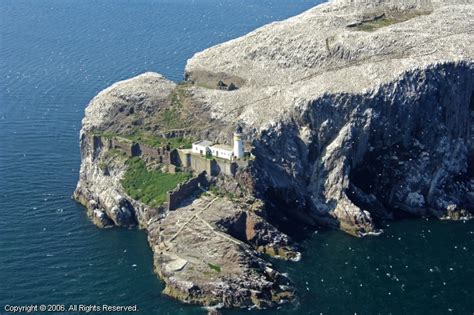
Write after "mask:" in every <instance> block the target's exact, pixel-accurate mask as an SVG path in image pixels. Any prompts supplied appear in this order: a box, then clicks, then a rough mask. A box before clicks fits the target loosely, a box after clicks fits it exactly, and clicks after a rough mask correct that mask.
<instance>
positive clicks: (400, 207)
mask: <svg viewBox="0 0 474 315" xmlns="http://www.w3.org/2000/svg"><path fill="white" fill-rule="evenodd" d="M473 76H474V68H473V65H472V63H465V62H460V63H441V64H436V65H433V66H432V67H429V68H425V69H420V70H414V71H408V72H406V73H404V74H402V75H401V76H400V78H399V79H398V80H396V81H393V82H390V83H387V84H384V85H381V86H379V87H378V88H377V89H375V90H372V91H370V92H368V93H365V94H349V93H345V94H343V93H340V94H328V95H324V96H323V97H321V98H317V99H315V100H313V101H311V102H310V103H308V104H307V105H306V108H304V109H303V110H301V112H300V114H299V117H295V118H294V119H292V120H291V121H289V122H287V123H285V124H279V125H276V126H275V127H274V128H272V129H270V130H268V131H264V132H263V133H262V136H261V137H260V138H259V139H258V140H256V141H254V147H255V148H254V154H255V155H256V156H257V157H258V158H257V159H256V160H255V163H254V165H253V170H254V176H255V178H256V179H257V182H256V185H257V186H258V187H259V188H258V189H256V190H257V191H259V192H261V193H263V195H265V194H266V196H262V197H264V198H266V199H269V200H272V199H276V198H277V200H278V201H277V202H278V203H279V204H280V205H284V206H283V207H281V206H280V208H283V209H287V211H286V212H287V215H292V213H291V212H294V211H302V212H304V213H306V214H307V216H308V220H311V219H314V220H315V221H317V222H320V223H321V222H322V223H325V224H329V225H333V226H339V227H341V228H342V229H344V230H346V231H348V232H351V233H355V234H356V233H358V232H361V233H366V232H370V231H372V230H373V218H372V217H373V216H377V217H382V218H392V217H393V216H394V215H395V216H396V215H399V214H400V213H397V212H400V211H401V212H405V213H409V214H412V215H416V216H425V215H434V216H438V217H440V216H444V215H446V214H447V212H448V210H449V211H451V210H455V209H458V210H459V211H461V209H464V210H467V211H473V210H474V209H473V205H474V203H473V202H472V201H473V199H472V196H473V195H472V193H473V181H472V175H469V173H468V169H469V167H472V166H470V163H472V158H471V159H469V156H470V154H472V143H471V142H470V141H469V139H470V137H471V133H470V132H471V131H470V126H472V123H473V120H472V116H471V113H470V111H471V109H470V107H469V105H470V102H471V93H472V90H473V88H474V85H473V83H474V81H473ZM469 152H471V153H469ZM295 208H296V209H295ZM293 215H294V214H293Z"/></svg>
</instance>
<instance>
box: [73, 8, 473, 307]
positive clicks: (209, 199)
mask: <svg viewBox="0 0 474 315" xmlns="http://www.w3.org/2000/svg"><path fill="white" fill-rule="evenodd" d="M473 20H474V4H473V3H472V2H471V1H468V0H466V1H463V0H450V1H437V0H432V1H423V2H421V1H414V0H410V1H395V0H394V1H378V2H376V3H375V4H374V3H367V2H365V1H359V0H353V1H348V0H336V1H332V2H329V3H326V4H323V5H320V6H317V7H315V8H313V9H310V10H308V11H306V12H304V13H303V14H300V15H298V16H295V17H293V18H290V19H288V20H285V21H281V22H276V23H272V24H270V25H267V26H264V27H262V28H260V29H257V30H255V31H253V32H251V33H249V34H248V35H245V36H243V37H241V38H237V39H235V40H232V41H229V42H226V43H223V44H220V45H217V46H215V47H211V48H209V49H207V50H205V51H203V52H200V53H197V54H196V55H195V56H194V57H193V58H191V59H190V60H188V63H187V66H186V70H185V82H183V83H180V84H176V83H174V82H171V81H169V80H167V79H165V78H164V77H162V76H161V75H159V74H156V73H145V74H143V75H140V76H138V77H135V78H132V79H129V80H126V81H122V82H118V83H116V84H114V85H112V86H111V87H109V88H107V89H106V90H104V91H102V92H101V93H99V94H98V95H97V96H96V97H95V98H94V99H93V100H92V101H91V102H90V104H89V105H88V107H87V108H86V113H85V118H84V120H83V125H82V130H81V135H80V141H81V161H82V163H81V171H80V179H79V183H78V185H77V188H76V191H75V192H74V197H75V199H76V200H78V201H79V202H81V203H82V204H83V205H84V206H85V207H87V209H88V214H89V216H90V217H91V219H92V221H93V222H94V223H95V224H96V225H98V226H100V227H112V226H119V227H132V226H139V227H140V228H143V229H144V230H146V232H147V234H148V241H149V244H150V247H151V248H152V250H153V253H154V266H155V270H156V273H157V274H158V275H159V277H160V278H161V279H162V280H163V281H164V283H165V284H166V288H165V290H164V293H165V294H168V295H170V296H172V297H175V298H177V299H179V300H181V301H184V302H187V303H195V304H201V305H207V306H216V305H219V306H223V307H251V306H256V307H261V308H262V307H274V306H276V305H277V304H279V303H282V302H285V301H290V300H292V299H293V297H294V294H295V292H294V289H293V288H292V286H291V281H290V280H289V279H287V278H286V277H285V276H284V275H282V274H281V273H280V272H278V271H277V270H275V269H273V267H272V266H271V264H270V263H268V262H267V261H266V260H265V257H266V256H267V255H270V256H274V257H279V258H282V259H294V260H296V259H297V258H298V257H299V253H298V251H297V250H296V248H295V246H294V242H293V241H292V240H291V238H290V237H289V236H288V235H287V234H291V233H292V231H294V230H300V229H302V228H308V229H313V228H316V227H320V226H325V227H330V228H337V229H341V230H343V231H345V232H347V233H350V234H352V235H356V236H362V235H366V234H371V233H376V232H377V230H378V228H377V222H378V221H379V220H392V219H396V218H399V217H404V216H418V217H426V216H433V217H438V218H444V219H454V220H455V219H467V218H470V217H471V216H472V213H473V212H474V179H473V178H474V63H473V55H474V44H473V43H474V25H473V23H472V21H473ZM229 86H232V89H226V88H224V87H229ZM237 124H239V125H241V126H242V127H243V129H244V134H245V135H246V144H247V149H248V150H251V152H252V154H253V156H254V157H255V158H254V159H252V160H251V161H249V162H248V166H246V167H245V168H242V169H240V170H239V171H238V172H237V174H236V175H235V176H234V177H230V176H219V177H217V178H209V182H210V183H211V185H212V186H213V187H215V189H213V190H209V191H205V190H206V189H204V191H200V193H196V194H193V195H190V196H189V200H188V201H187V202H183V204H182V205H181V207H179V208H178V209H176V210H174V211H167V210H166V209H165V208H164V207H159V206H158V207H152V206H149V205H147V204H145V203H143V202H141V201H139V200H135V199H133V198H131V197H130V196H129V195H128V194H127V193H126V191H125V189H124V188H123V187H122V184H121V180H122V179H123V177H124V174H125V173H126V171H127V168H128V166H127V165H128V164H127V158H126V157H125V156H124V155H122V154H112V151H111V150H110V148H109V147H108V146H107V141H106V137H105V136H104V135H111V134H113V135H123V136H127V135H136V134H140V135H148V137H159V138H164V139H173V138H177V137H188V138H192V139H211V140H215V141H218V142H220V143H229V142H230V140H231V134H232V131H233V130H234V128H235V126H236V125H237ZM142 138H143V136H142ZM142 138H139V140H137V141H140V139H142ZM143 159H144V161H145V163H146V164H147V166H148V167H159V163H158V162H157V161H153V160H152V159H147V158H143ZM156 165H158V166H156ZM282 231H285V232H286V233H284V232H282Z"/></svg>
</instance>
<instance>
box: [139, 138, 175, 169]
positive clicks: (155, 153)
mask: <svg viewBox="0 0 474 315" xmlns="http://www.w3.org/2000/svg"><path fill="white" fill-rule="evenodd" d="M139 146H140V152H141V153H140V154H141V155H142V156H146V157H151V158H153V159H155V160H157V161H159V162H160V163H165V164H170V151H169V150H167V149H166V148H164V147H162V148H154V147H151V146H148V145H146V144H142V143H140V144H139Z"/></svg>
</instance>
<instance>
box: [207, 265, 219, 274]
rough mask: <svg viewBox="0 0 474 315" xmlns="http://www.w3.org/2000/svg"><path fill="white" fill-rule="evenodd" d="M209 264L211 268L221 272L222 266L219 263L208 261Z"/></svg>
mask: <svg viewBox="0 0 474 315" xmlns="http://www.w3.org/2000/svg"><path fill="white" fill-rule="evenodd" d="M207 265H208V266H209V268H211V269H212V270H214V271H217V272H221V266H219V265H214V264H211V263H208V264H207Z"/></svg>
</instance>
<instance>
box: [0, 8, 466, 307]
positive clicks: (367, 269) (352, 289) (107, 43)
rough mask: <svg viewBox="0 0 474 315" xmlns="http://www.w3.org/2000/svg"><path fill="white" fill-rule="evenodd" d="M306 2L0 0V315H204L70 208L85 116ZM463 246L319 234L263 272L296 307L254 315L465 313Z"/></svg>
mask: <svg viewBox="0 0 474 315" xmlns="http://www.w3.org/2000/svg"><path fill="white" fill-rule="evenodd" d="M318 2H320V1H318V0H312V1H311V0H253V1H251V0H233V1H230V0H220V1H219V0H194V1H193V0H0V313H2V314H3V313H5V311H4V307H5V306H6V305H7V304H9V305H25V304H38V305H39V304H65V305H70V304H93V305H102V304H109V305H135V304H136V305H137V306H138V308H139V310H140V311H141V314H203V313H205V311H204V310H203V309H201V308H199V307H194V306H185V305H183V304H180V303H178V302H176V301H174V300H171V299H169V298H166V297H164V296H163V295H162V294H161V290H162V289H163V285H162V284H161V283H160V281H159V280H158V279H157V277H156V276H155V275H154V274H153V270H152V253H151V250H150V249H149V248H148V245H147V241H146V235H145V233H144V232H143V231H138V230H123V229H108V230H100V229H97V228H96V227H95V226H94V225H92V224H91V222H89V220H88V219H87V217H86V214H85V209H84V208H82V207H81V206H79V205H78V204H76V203H75V202H74V201H73V200H71V198H70V197H71V194H72V192H73V190H74V188H75V185H76V182H77V179H78V172H79V165H80V157H79V129H80V125H81V119H82V117H83V113H84V108H85V106H86V105H87V103H88V102H89V100H90V99H91V98H92V97H93V96H94V95H95V94H96V93H98V92H99V91H100V90H102V89H104V88H105V87H107V86H108V85H110V84H111V83H113V82H115V81H118V80H122V79H126V78H129V77H132V76H135V75H137V74H140V73H142V72H145V71H157V72H160V73H162V74H164V75H165V76H167V77H168V78H170V79H173V80H176V81H179V80H181V79H182V76H183V71H184V65H185V62H186V60H187V59H188V58H189V57H191V56H192V55H193V54H194V53H195V52H198V51H200V50H202V49H204V48H207V47H209V46H211V45H214V44H217V43H221V42H224V41H226V40H229V39H232V38H235V37H238V36H240V35H243V34H245V33H247V32H249V31H251V30H253V29H255V28H257V27H259V26H261V25H264V24H266V23H269V22H272V21H276V20H282V19H285V18H287V17H290V16H293V15H296V14H298V13H300V12H303V11H304V10H306V9H309V8H310V7H312V6H314V5H315V4H317V3H318ZM315 31H317V30H315ZM473 239H474V224H473V222H444V221H426V220H423V219H418V220H403V221H400V222H397V223H391V224H390V225H389V226H387V227H385V233H384V234H383V235H381V236H379V237H370V238H365V239H355V238H352V237H350V236H347V235H345V234H343V233H341V232H337V231H326V232H323V231H321V232H319V233H315V234H314V235H313V237H311V238H310V239H308V240H306V241H304V242H303V243H302V248H303V258H302V260H301V261H300V262H298V263H292V262H279V261H275V262H274V264H275V265H276V266H277V267H278V268H279V269H280V270H281V271H283V272H287V273H288V275H289V277H290V278H291V279H292V280H293V281H294V283H295V285H296V287H297V290H298V291H297V294H298V296H299V299H298V301H296V302H295V303H294V304H292V305H289V306H287V307H284V308H282V309H280V310H272V311H262V312H256V311H252V312H253V313H257V314H278V313H281V314H320V313H323V314H355V313H357V314H427V313H428V314H450V313H452V314H472V313H473V311H474V302H473V301H474V289H473V282H474V255H473V250H474V242H473ZM246 312H247V311H243V310H237V311H231V312H228V313H230V314H241V313H246ZM70 314H72V313H70Z"/></svg>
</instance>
